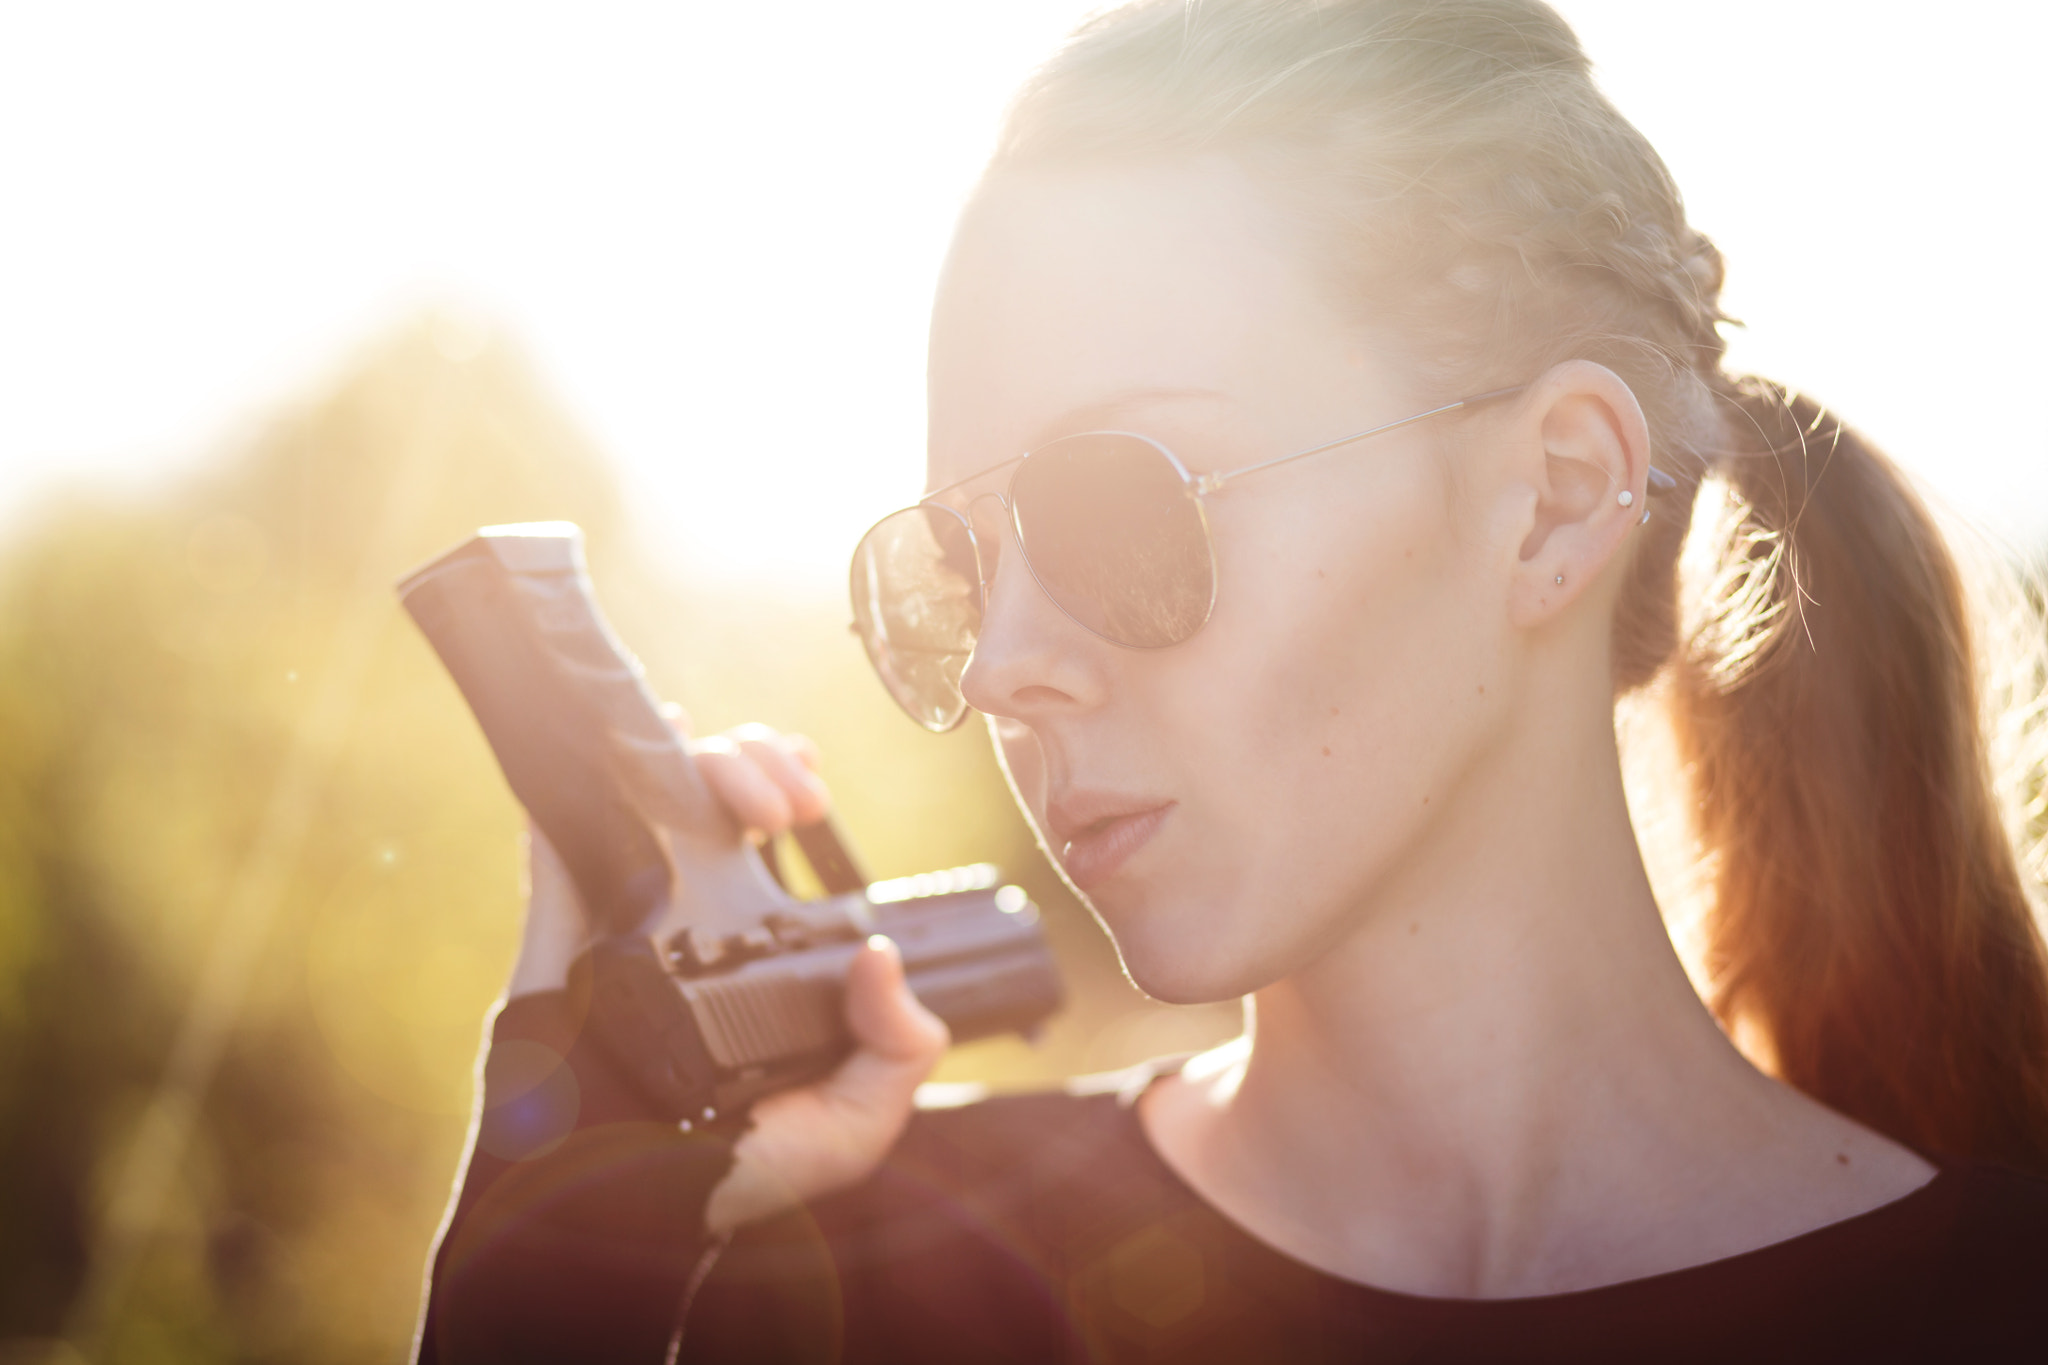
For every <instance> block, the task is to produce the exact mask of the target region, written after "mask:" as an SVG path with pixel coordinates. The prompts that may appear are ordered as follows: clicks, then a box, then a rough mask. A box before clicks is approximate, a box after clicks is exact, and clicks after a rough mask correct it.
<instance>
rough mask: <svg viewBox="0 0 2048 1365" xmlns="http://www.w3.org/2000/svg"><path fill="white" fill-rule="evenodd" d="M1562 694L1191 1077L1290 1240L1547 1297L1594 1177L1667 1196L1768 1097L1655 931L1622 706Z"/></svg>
mask: <svg viewBox="0 0 2048 1365" xmlns="http://www.w3.org/2000/svg"><path fill="white" fill-rule="evenodd" d="M1580 694H1581V695H1583V694H1584V693H1583V690H1582V691H1581V693H1580ZM1567 706H1568V703H1567V702H1566V701H1565V700H1564V699H1563V698H1562V697H1552V698H1550V699H1549V700H1548V702H1547V703H1546V704H1544V705H1543V706H1542V707H1541V708H1540V710H1541V714H1542V716H1543V719H1542V721H1541V723H1524V724H1520V725H1516V726H1513V727H1511V733H1512V734H1513V735H1514V736H1517V737H1518V739H1516V740H1515V741H1514V742H1512V743H1511V744H1510V745H1509V746H1508V747H1507V748H1506V749H1505V750H1496V751H1494V752H1492V753H1490V754H1489V756H1488V761H1487V763H1486V764H1485V767H1484V771H1482V772H1478V773H1475V774H1474V775H1473V776H1472V777H1471V778H1470V779H1469V781H1468V782H1467V783H1466V785H1465V789H1464V790H1462V791H1461V792H1459V793H1457V794H1456V799H1455V800H1453V801H1448V802H1446V803H1445V804H1446V807H1447V809H1446V810H1445V812H1444V815H1443V817H1441V818H1440V819H1439V820H1438V821H1437V823H1436V824H1435V825H1434V827H1433V828H1432V829H1431V830H1429V831H1428V832H1427V833H1426V834H1425V835H1424V837H1423V838H1422V840H1421V841H1420V845H1419V846H1418V847H1417V848H1416V849H1415V850H1413V856H1411V857H1409V858H1407V859H1405V860H1404V863H1403V869H1402V871H1401V872H1400V874H1398V875H1396V876H1394V877H1392V878H1387V879H1384V881H1383V883H1382V885H1381V886H1380V887H1379V888H1376V889H1375V891H1374V894H1373V896H1372V899H1371V903H1369V904H1366V905H1362V906H1361V907H1360V909H1359V911H1358V913H1357V915H1356V917H1355V924H1356V927H1355V929H1354V930H1353V932H1352V933H1351V934H1350V936H1349V937H1348V938H1347V939H1345V940H1344V941H1342V942H1341V943H1340V944H1338V945H1337V946H1336V947H1335V949H1334V950H1332V951H1330V952H1328V953H1326V954H1323V955H1322V956H1321V957H1319V958H1318V959H1317V961H1316V962H1315V963H1314V964H1313V965H1311V966H1310V967H1309V968H1307V969H1306V970H1303V971H1301V972H1298V973H1296V974H1294V975H1292V976H1289V977H1287V978H1285V979H1283V980H1281V981H1279V982H1277V983H1275V984H1274V985H1272V986H1269V987H1267V988H1265V989H1263V990H1261V991H1259V992H1258V993H1257V994H1256V996H1255V997H1254V998H1253V1001H1252V1018H1253V1020H1254V1026H1253V1028H1252V1029H1251V1030H1249V1032H1248V1037H1247V1040H1246V1041H1245V1042H1244V1043H1243V1044H1241V1045H1239V1046H1238V1047H1237V1048H1236V1049H1235V1050H1234V1051H1233V1052H1231V1053H1229V1054H1227V1055H1225V1056H1223V1057H1219V1058H1218V1060H1217V1063H1216V1064H1215V1065H1213V1066H1212V1067H1211V1068H1210V1069H1209V1072H1208V1073H1207V1074H1205V1073H1204V1072H1203V1071H1202V1070H1201V1069H1199V1068H1198V1069H1196V1070H1194V1071H1192V1072H1191V1073H1190V1076H1189V1081H1190V1084H1188V1085H1186V1086H1182V1087H1179V1092H1180V1093H1181V1094H1182V1096H1183V1098H1182V1099H1181V1100H1180V1101H1179V1103H1180V1104H1182V1105H1183V1106H1187V1105H1194V1106H1196V1107H1197V1108H1198V1109H1199V1110H1200V1111H1202V1112H1200V1113H1198V1114H1197V1115H1196V1116H1195V1121H1194V1122H1193V1123H1192V1124H1190V1125H1188V1128H1187V1131H1188V1132H1189V1133H1190V1134H1191V1135H1192V1137H1191V1139H1190V1140H1191V1141H1194V1142H1196V1143H1198V1144H1199V1145H1200V1146H1201V1147H1204V1148H1206V1149H1207V1152H1206V1154H1204V1152H1202V1151H1194V1152H1192V1153H1191V1155H1190V1159H1191V1160H1192V1161H1194V1162H1195V1163H1197V1164H1199V1165H1202V1166H1204V1167H1207V1168H1212V1169H1215V1170H1219V1171H1227V1172H1230V1173H1233V1175H1232V1177H1231V1178H1233V1179H1238V1180H1241V1181H1242V1182H1244V1188H1243V1189H1242V1190H1241V1191H1240V1193H1241V1194H1242V1196H1243V1199H1244V1200H1245V1201H1246V1202H1247V1204H1248V1205H1250V1206H1256V1207H1258V1208H1260V1209H1264V1210H1269V1211H1270V1210H1283V1211H1284V1210H1295V1211H1296V1212H1294V1213H1291V1214H1290V1213H1285V1212H1283V1213H1282V1214H1280V1215H1279V1216H1280V1217H1281V1218H1282V1219H1283V1221H1286V1220H1290V1219H1291V1221H1289V1222H1288V1223H1287V1225H1286V1226H1283V1227H1280V1228H1279V1229H1278V1230H1277V1232H1278V1235H1277V1236H1276V1238H1275V1240H1279V1241H1281V1242H1282V1243H1283V1244H1291V1245H1292V1246H1293V1247H1294V1248H1296V1249H1298V1250H1301V1251H1304V1252H1306V1254H1307V1255H1308V1257H1309V1259H1311V1260H1314V1261H1318V1262H1321V1263H1324V1264H1326V1265H1330V1266H1333V1267H1339V1268H1345V1269H1349V1270H1350V1271H1352V1272H1353V1273H1354V1274H1355V1276H1356V1277H1357V1278H1363V1279H1368V1280H1371V1281H1373V1282H1375V1283H1380V1284H1384V1285H1387V1286H1389V1287H1395V1288H1409V1289H1412V1290H1415V1291H1417V1292H1424V1293H1450V1294H1468V1295H1469V1294H1480V1295H1485V1294H1489V1293H1515V1292H1532V1291H1531V1290H1530V1285H1531V1284H1532V1283H1537V1282H1540V1281H1541V1280H1542V1279H1543V1278H1544V1277H1545V1276H1551V1275H1554V1274H1555V1273H1556V1270H1557V1267H1558V1266H1559V1265H1560V1263H1561V1261H1560V1255H1559V1252H1558V1247H1557V1245H1556V1244H1557V1242H1558V1240H1559V1239H1560V1238H1564V1239H1567V1240H1569V1239H1570V1238H1572V1237H1573V1236H1575V1235H1578V1234H1577V1233H1575V1231H1574V1229H1575V1228H1576V1227H1577V1226H1578V1225H1579V1223H1580V1222H1581V1221H1582V1220H1578V1219H1575V1218H1574V1216H1573V1214H1572V1209H1573V1208H1574V1207H1575V1206H1581V1205H1585V1204H1586V1203H1587V1197H1588V1192H1589V1191H1590V1190H1594V1189H1600V1190H1603V1191H1604V1192H1605V1198H1604V1200H1603V1199H1595V1200H1593V1201H1592V1202H1593V1203H1596V1204H1599V1203H1604V1204H1610V1205H1611V1204H1612V1203H1613V1199H1612V1193H1613V1190H1614V1189H1615V1188H1616V1184H1617V1182H1620V1184H1621V1186H1622V1187H1624V1188H1625V1187H1626V1186H1627V1185H1628V1184H1629V1183H1630V1182H1633V1183H1635V1184H1636V1185H1639V1186H1640V1187H1641V1194H1642V1198H1643V1199H1646V1200H1650V1201H1652V1202H1653V1203H1654V1201H1655V1200H1656V1199H1657V1198H1659V1197H1662V1196H1663V1195H1664V1194H1665V1193H1666V1192H1668V1191H1669V1190H1670V1189H1671V1188H1673V1186H1672V1182H1671V1176H1670V1171H1669V1170H1668V1169H1667V1168H1668V1167H1669V1166H1670V1165H1671V1164H1672V1163H1674V1162H1680V1163H1683V1162H1690V1163H1693V1164H1694V1165H1696V1166H1701V1167H1702V1169H1704V1168H1706V1167H1710V1166H1712V1165H1713V1163H1714V1162H1715V1161H1717V1160H1723V1159H1724V1155H1725V1152H1726V1151H1727V1150H1728V1148H1729V1146H1730V1142H1729V1133H1730V1126H1731V1125H1736V1126H1740V1125H1741V1124H1743V1123H1745V1122H1748V1123H1751V1124H1754V1123H1755V1122H1756V1121H1757V1115H1758V1114H1759V1111H1760V1107H1761V1106H1763V1105H1764V1104H1765V1103H1766V1101H1765V1099H1764V1097H1763V1096H1762V1095H1761V1094H1760V1093H1759V1092H1760V1088H1762V1089H1768V1088H1769V1086H1768V1083H1767V1082H1763V1081H1762V1078H1761V1077H1759V1076H1758V1075H1757V1074H1756V1073H1755V1072H1754V1071H1753V1070H1752V1069H1750V1068H1749V1066H1748V1065H1747V1063H1745V1062H1743V1061H1742V1059H1741V1058H1740V1057H1739V1056H1738V1055H1737V1054H1736V1053H1735V1052H1734V1050H1733V1049H1732V1048H1731V1047H1730V1046H1729V1045H1728V1043H1727V1042H1726V1040H1725V1039H1724V1038H1723V1036H1722V1035H1721V1033H1720V1031H1719V1029H1718V1028H1717V1027H1716V1025H1715V1024H1714V1022H1713V1020H1712V1018H1711V1016H1710V1015H1709V1014H1708V1013H1707V1011H1706V1009H1705V1007H1704V1006H1703V1005H1702V1004H1701V1002H1700V1001H1699V999H1698V997H1697V995H1696V994H1695V993H1694V991H1693V989H1692V986H1691V984H1690V982H1689V981H1688V980H1687V978H1686V976H1685V973H1684V971H1683V969H1682V968H1681V966H1680V964H1679V962H1678V959H1677V956H1676V954H1675V953H1674V951H1673V950H1672V947H1671V943H1670V940H1669V938H1668V936H1667V935H1666V933H1665V931H1664V928H1663V924H1662V921H1661V918H1660V916H1659V914H1658V911H1657V906H1656V904H1655V901H1654V898H1653V896H1652V894H1651V890H1650V886H1649V881H1648V878H1647V876H1646V875H1645V872H1644V869H1643V865H1642V862H1641V858H1640V855H1639V853H1638V850H1637V847H1636V841H1635V837H1634V834H1633V831H1632V828H1631V826H1630V823H1629V818H1628V811H1627V805H1626V800H1625V797H1624V794H1623V790H1622V784H1621V778H1620V765H1619V761H1618V757H1617V755H1616V752H1615V744H1614V737H1613V728H1612V721H1611V717H1610V716H1609V715H1608V713H1607V711H1606V709H1605V708H1604V706H1603V707H1592V708H1581V711H1580V713H1579V714H1572V713H1571V712H1570V711H1569V710H1568V709H1564V708H1565V707H1567ZM1589 758H1590V760H1591V761H1589ZM1164 1145H1165V1146H1167V1147H1169V1148H1170V1147H1171V1146H1172V1143H1166V1144H1164ZM1738 1145H1739V1144H1738ZM1169 1155H1171V1152H1169ZM1262 1185H1263V1186H1265V1188H1261V1186H1262ZM1304 1189H1308V1190H1316V1191H1320V1192H1321V1195H1322V1197H1321V1198H1320V1199H1317V1200H1308V1201H1303V1200H1301V1199H1300V1198H1299V1197H1298V1196H1299V1195H1300V1193H1301V1191H1302V1190H1304ZM1225 1202H1226V1205H1227V1199H1226V1201H1225ZM1319 1209H1330V1210H1340V1209H1341V1210H1343V1211H1344V1212H1343V1213H1342V1214H1341V1215H1336V1214H1333V1215H1332V1216H1331V1217H1330V1218H1329V1219H1327V1220H1326V1221H1325V1220H1322V1219H1321V1218H1320V1215H1319V1213H1318V1210H1319ZM1359 1209H1369V1210H1373V1211H1375V1213H1376V1214H1377V1215H1378V1216H1376V1217H1373V1218H1365V1219H1361V1218H1359V1217H1357V1216H1356V1211H1357V1210H1359ZM1570 1260H1571V1256H1570V1254H1569V1253H1567V1254H1565V1255H1564V1256H1563V1258H1562V1262H1563V1263H1569V1261H1570ZM1537 1267H1541V1268H1542V1269H1541V1270H1538V1269H1536V1268H1537ZM1565 1273H1566V1276H1567V1278H1569V1274H1570V1272H1569V1270H1567V1271H1566V1272H1565Z"/></svg>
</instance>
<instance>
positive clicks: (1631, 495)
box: [1615, 488, 1636, 507]
mask: <svg viewBox="0 0 2048 1365" xmlns="http://www.w3.org/2000/svg"><path fill="white" fill-rule="evenodd" d="M1615 501H1616V502H1619V503H1620V504H1621V505H1622V506H1623V507H1633V506H1635V505H1636V493H1635V490H1634V489H1633V488H1624V489H1622V490H1621V496H1620V497H1619V498H1617V499H1615Z"/></svg>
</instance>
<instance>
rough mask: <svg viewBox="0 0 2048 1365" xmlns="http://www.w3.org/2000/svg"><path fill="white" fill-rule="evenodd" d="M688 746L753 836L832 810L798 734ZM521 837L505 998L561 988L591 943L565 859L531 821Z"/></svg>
mask: <svg viewBox="0 0 2048 1365" xmlns="http://www.w3.org/2000/svg"><path fill="white" fill-rule="evenodd" d="M670 719H671V720H672V721H673V722H674V723H675V726H676V728H677V729H678V730H680V731H682V732H683V733H684V734H685V735H687V734H688V733H689V720H688V718H687V717H686V716H684V715H683V713H682V712H681V711H680V710H679V709H675V708H671V709H670ZM690 751H691V753H692V754H693V755H694V756H695V758H696V761H697V771H698V772H699V773H700V774H702V775H703V778H704V781H705V784H706V785H707V786H709V787H710V788H711V791H712V793H713V794H714V795H715V796H717V797H718V799H719V800H720V801H722V802H724V803H725V807H726V809H727V810H729V811H731V812H732V813H733V816H734V818H736V819H737V820H738V821H739V822H740V824H741V825H743V826H745V827H746V829H747V830H748V832H749V834H750V835H752V836H753V837H756V838H767V837H769V836H771V835H776V834H780V833H782V832H783V831H784V830H787V829H788V828H790V826H792V825H805V824H810V823H811V822H812V821H814V820H820V819H823V818H824V816H825V812H826V811H827V810H829V809H830V808H831V805H832V799H831V795H830V793H828V792H827V791H826V789H825V784H824V782H823V781H821V780H820V779H819V777H818V746H817V745H815V744H813V743H812V742H811V741H810V740H808V739H806V738H805V737H804V736H802V735H784V734H779V733H777V732H776V731H774V730H771V729H769V728H768V727H767V726H765V725H742V726H740V727H739V728H738V729H736V730H732V731H729V732H727V733H726V734H723V735H714V736H712V737H711V738H710V739H707V740H703V741H701V742H699V743H696V744H692V745H691V746H690ZM526 843H527V898H526V933H525V937H524V939H523V941H522V942H521V944H520V948H519V958H518V961H517V962H516V963H514V965H513V968H512V980H511V982H510V984H509V985H507V987H506V988H505V994H506V996H507V997H508V998H512V997H517V996H521V995H532V994H535V993H536V992H539V991H555V990H560V989H562V988H563V987H564V986H566V985H567V984H568V983H569V965H570V964H571V963H572V962H574V961H575V960H576V958H577V956H578V955H579V954H581V953H582V951H583V950H584V948H585V947H587V946H588V945H589V942H590V933H589V925H588V923H587V922H586V920H585V917H584V913H583V906H582V903H581V902H580V901H579V900H578V899H577V896H576V887H575V885H574V883H572V882H571V881H570V880H569V873H568V870H567V869H566V868H564V867H563V866H562V860H561V859H560V858H559V857H557V856H556V854H555V851H554V849H553V848H551V847H550V846H549V845H548V841H547V837H546V836H545V835H543V834H542V833H541V832H540V831H539V830H537V829H534V828H532V827H531V826H529V827H528V828H527V832H526Z"/></svg>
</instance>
